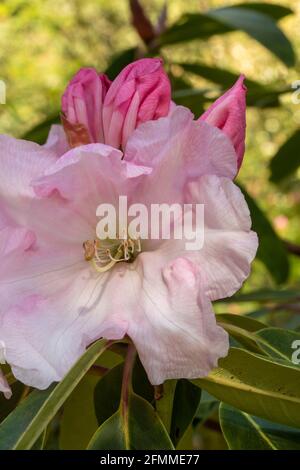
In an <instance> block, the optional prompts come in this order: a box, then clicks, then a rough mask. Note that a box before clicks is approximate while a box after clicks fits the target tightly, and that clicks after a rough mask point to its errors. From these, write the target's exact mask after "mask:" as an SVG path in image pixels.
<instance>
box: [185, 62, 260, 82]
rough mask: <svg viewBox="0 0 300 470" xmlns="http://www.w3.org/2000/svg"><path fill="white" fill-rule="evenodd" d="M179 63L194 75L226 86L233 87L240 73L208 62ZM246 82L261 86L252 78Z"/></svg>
mask: <svg viewBox="0 0 300 470" xmlns="http://www.w3.org/2000/svg"><path fill="white" fill-rule="evenodd" d="M177 65H180V67H182V68H183V69H184V70H185V71H186V72H190V73H192V74H194V75H198V76H200V77H203V78H205V79H206V80H209V81H211V82H213V83H216V84H217V85H221V86H222V87H224V88H229V87H231V86H232V85H233V84H234V83H235V82H236V81H237V79H238V78H239V75H238V74H236V73H233V72H230V71H229V70H226V69H221V68H218V67H210V66H208V65H206V64H203V63H200V62H197V63H187V62H180V63H178V64H177ZM245 84H246V85H247V87H249V86H252V87H258V88H259V87H261V85H260V84H259V83H258V82H254V81H252V80H248V79H247V80H246V81H245Z"/></svg>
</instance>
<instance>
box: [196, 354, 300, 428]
mask: <svg viewBox="0 0 300 470" xmlns="http://www.w3.org/2000/svg"><path fill="white" fill-rule="evenodd" d="M192 382H193V383H194V384H195V385H198V386H199V387H201V388H203V389H204V390H206V391H207V392H209V393H210V394H211V395H213V396H215V397H216V398H217V399H219V400H221V401H224V402H225V403H227V404H229V405H231V406H234V407H236V408H239V409H241V410H243V411H245V412H246V413H249V414H254V415H256V416H260V417H262V418H265V419H269V420H271V421H275V422H278V423H281V424H286V425H289V426H296V427H297V426H300V370H299V368H297V367H296V366H293V367H292V366H290V365H289V364H286V363H278V362H275V360H272V359H270V358H267V357H262V356H259V355H256V354H253V353H250V352H248V351H245V350H243V349H239V348H231V349H230V352H229V354H228V356H227V357H226V358H223V359H221V360H220V361H219V367H217V368H216V369H214V370H213V371H212V372H211V373H210V374H209V376H208V377H205V378H202V379H197V380H193V381H192Z"/></svg>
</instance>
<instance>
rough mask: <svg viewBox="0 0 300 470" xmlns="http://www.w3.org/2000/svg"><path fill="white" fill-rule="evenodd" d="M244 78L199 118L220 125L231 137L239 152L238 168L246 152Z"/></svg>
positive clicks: (216, 125) (241, 77)
mask: <svg viewBox="0 0 300 470" xmlns="http://www.w3.org/2000/svg"><path fill="white" fill-rule="evenodd" d="M244 79H245V77H244V76H243V75H241V76H240V77H239V79H238V80H237V82H236V83H235V84H234V85H233V87H232V88H230V90H228V91H227V92H226V93H224V95H222V96H220V98H218V99H217V100H216V101H215V102H214V103H213V104H212V105H211V106H210V107H209V108H208V110H207V111H206V112H205V113H204V114H202V116H200V118H199V120H203V121H206V122H207V123H208V124H211V125H213V126H215V127H218V128H219V129H221V130H222V131H223V132H225V134H226V135H227V136H228V137H229V138H230V140H231V142H232V144H233V146H234V149H235V151H236V154H237V167H238V168H240V166H241V164H242V161H243V156H244V153H245V134H246V92H247V88H246V86H245V85H244Z"/></svg>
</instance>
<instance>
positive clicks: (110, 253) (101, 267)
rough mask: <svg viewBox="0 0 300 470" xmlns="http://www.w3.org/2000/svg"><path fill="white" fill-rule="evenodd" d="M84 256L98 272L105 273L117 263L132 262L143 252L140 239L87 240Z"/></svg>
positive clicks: (84, 244) (84, 246) (84, 245)
mask: <svg viewBox="0 0 300 470" xmlns="http://www.w3.org/2000/svg"><path fill="white" fill-rule="evenodd" d="M83 250H84V258H85V260H86V261H89V262H90V263H92V265H93V267H94V268H95V269H96V271H97V272H100V273H103V272H106V271H108V270H109V269H111V268H112V267H113V266H114V265H115V264H116V263H119V262H121V261H123V262H127V263H129V262H132V261H134V259H135V258H136V257H137V255H138V253H140V252H141V241H140V239H132V238H125V239H116V240H110V239H105V240H100V239H98V238H97V239H95V240H87V241H85V242H84V243H83Z"/></svg>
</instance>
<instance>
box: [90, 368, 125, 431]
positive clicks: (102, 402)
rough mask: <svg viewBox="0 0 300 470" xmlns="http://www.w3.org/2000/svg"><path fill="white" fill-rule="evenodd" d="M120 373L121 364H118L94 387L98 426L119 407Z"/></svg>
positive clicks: (121, 369) (121, 371) (121, 370)
mask: <svg viewBox="0 0 300 470" xmlns="http://www.w3.org/2000/svg"><path fill="white" fill-rule="evenodd" d="M122 373H123V364H119V365H117V366H116V367H114V368H113V369H111V370H110V371H109V372H107V374H105V375H104V376H103V377H102V378H101V379H100V380H99V381H98V383H97V385H96V387H95V391H94V406H95V413H96V416H97V421H98V425H99V426H100V425H101V424H102V423H104V422H105V421H106V420H107V419H108V418H110V417H111V416H112V415H113V414H114V413H115V412H116V411H117V410H118V408H119V404H120V396H121V386H122Z"/></svg>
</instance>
